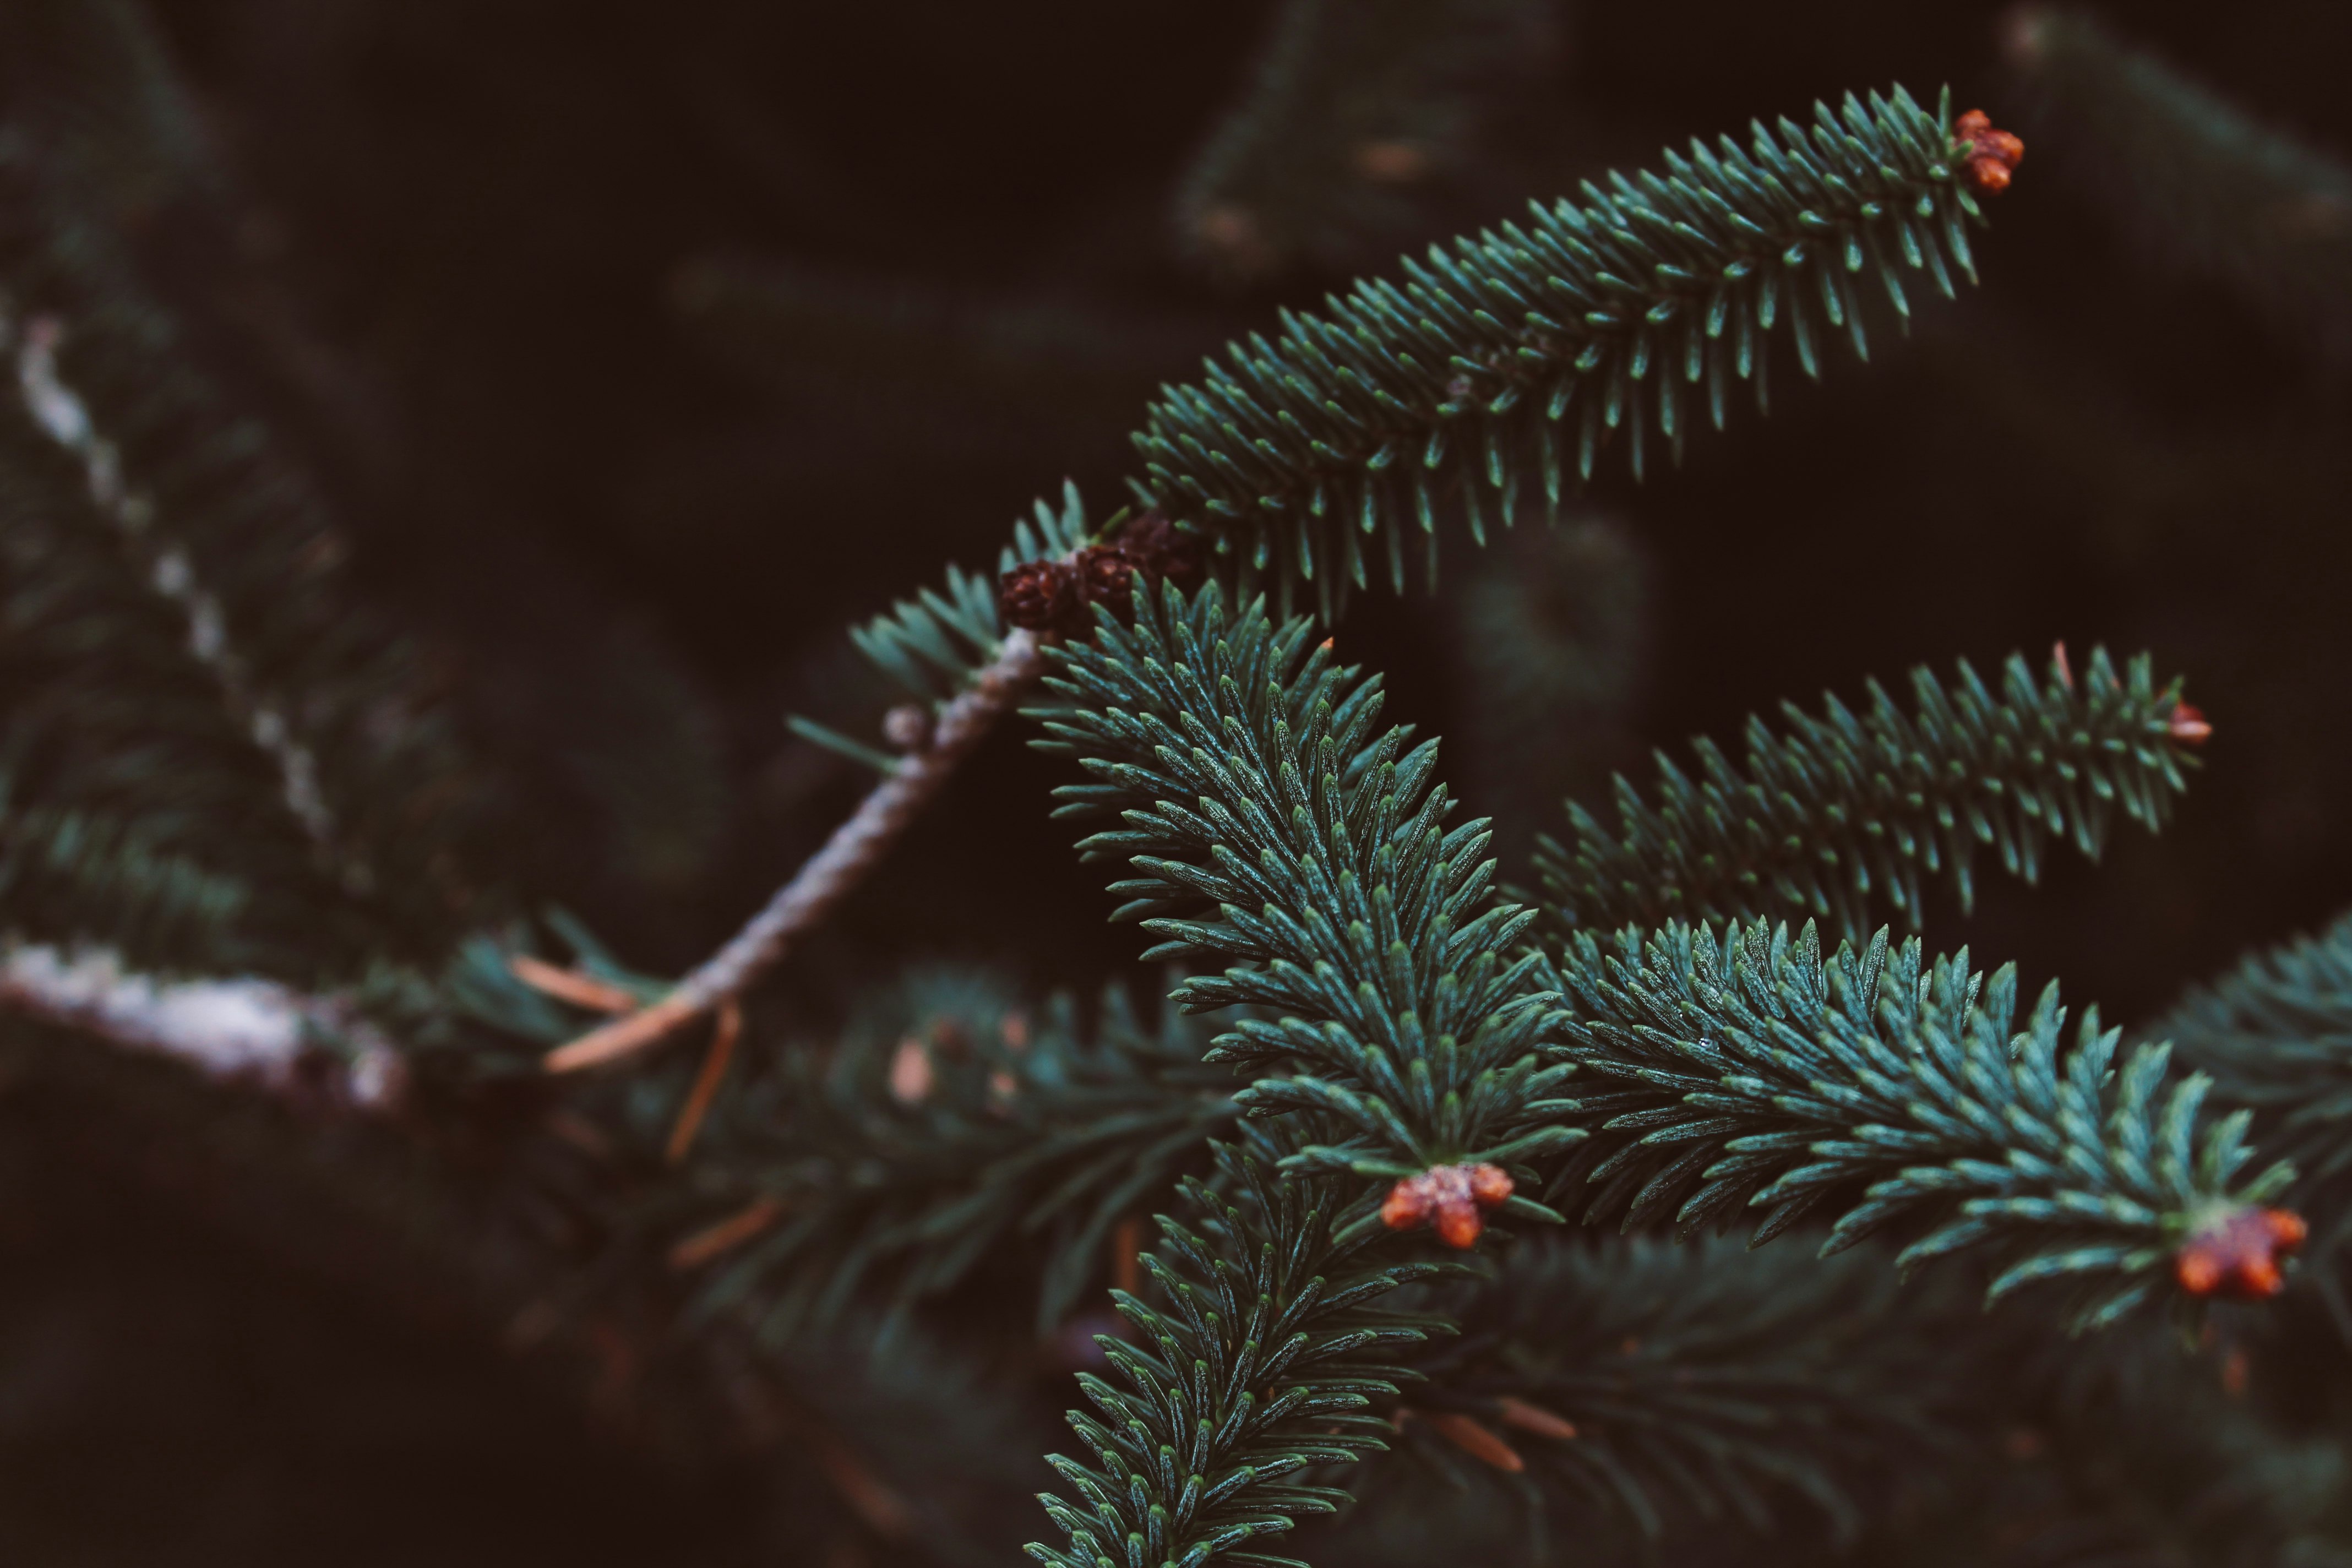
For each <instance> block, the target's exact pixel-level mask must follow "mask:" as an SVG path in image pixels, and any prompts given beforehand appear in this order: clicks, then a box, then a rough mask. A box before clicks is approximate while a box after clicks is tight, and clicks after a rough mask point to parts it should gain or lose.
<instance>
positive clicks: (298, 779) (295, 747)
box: [0, 310, 372, 892]
mask: <svg viewBox="0 0 2352 1568" xmlns="http://www.w3.org/2000/svg"><path fill="white" fill-rule="evenodd" d="M64 336H65V329H64V326H63V324H62V323H61V322H59V321H58V319H57V318H56V317H54V316H37V317H35V318H33V319H32V320H31V321H27V322H26V323H24V326H23V330H22V331H21V332H19V331H18V330H17V323H16V321H14V320H12V319H11V318H10V317H9V316H8V315H7V314H6V313H5V310H0V348H5V346H6V345H7V343H8V342H10V340H11V339H14V340H16V384H17V387H18V389H19V391H20V392H21V393H22V395H23V397H24V402H25V411H26V413H27V414H29V415H30V416H32V420H33V424H34V425H35V426H37V428H38V429H39V430H40V432H41V433H42V434H43V435H45V436H47V437H48V438H49V439H50V440H52V441H55V442H56V443H57V444H58V446H60V447H64V448H65V449H66V450H67V451H68V452H69V453H71V454H72V455H73V456H74V457H75V458H79V460H80V462H81V465H82V472H83V475H84V478H85V479H86V480H87V481H88V484H89V499H90V502H91V504H92V505H93V506H95V507H96V508H97V509H98V511H99V512H100V515H101V516H103V517H104V518H105V519H106V520H107V521H109V522H110V523H111V524H113V526H114V528H115V531H117V532H118V533H120V534H121V536H122V539H123V542H124V543H125V544H126V545H127V546H129V547H130V548H131V551H132V552H133V553H134V554H135V555H136V556H137V558H138V559H139V560H140V562H141V563H142V566H143V568H144V570H145V572H146V576H147V585H148V586H149V587H150V588H152V590H153V591H154V592H155V593H156V594H157V595H160V596H161V597H163V599H165V600H167V601H169V602H170V603H171V604H172V605H174V606H176V607H177V608H178V609H179V611H180V613H181V615H182V616H184V619H185V620H186V623H187V634H188V640H187V647H188V652H189V654H190V656H191V657H193V658H194V659H195V661H196V662H197V663H198V664H201V665H203V666H204V667H205V669H207V670H208V671H210V672H211V674H212V676H213V678H214V679H215V681H217V682H218V683H219V686H220V690H221V695H222V698H223V700H224V701H225V702H226V705H227V708H228V710H229V714H230V717H231V718H232V719H233V720H234V721H236V725H237V727H238V728H239V729H241V730H243V731H245V734H246V736H247V739H249V740H250V741H252V742H253V743H254V745H255V746H256V747H257V748H258V749H259V750H260V751H261V752H262V753H263V754H264V755H266V756H268V758H269V760H270V762H271V763H273V764H275V765H276V767H277V770H278V782H279V792H280V794H281V795H282V796H283V798H284V800H285V803H286V808H287V810H288V811H289V812H291V813H292V814H293V815H294V817H295V820H297V821H298V822H299V823H300V824H301V826H302V831H303V832H304V833H305V834H306V835H308V836H309V837H310V841H311V843H312V844H313V845H314V846H316V847H317V849H318V851H319V853H320V855H321V856H322V857H323V858H326V859H327V860H328V861H329V862H330V863H331V864H332V865H334V866H335V867H336V868H337V870H338V873H339V875H340V876H341V879H342V880H343V882H344V884H345V886H346V887H348V888H350V889H352V891H355V892H357V891H364V890H365V889H366V888H367V886H368V885H369V883H370V881H371V880H372V878H371V877H370V874H369V872H368V869H367V868H366V867H365V866H364V865H363V864H362V863H361V862H360V861H359V860H358V859H356V858H353V857H352V855H351V854H350V852H349V850H348V848H347V847H345V846H343V845H342V844H341V842H340V840H339V837H338V834H337V831H336V825H335V817H334V813H333V811H332V810H331V808H330V807H329V806H328V805H327V800H326V796H325V794H324V793H323V792H322V790H321V789H320V783H319V762H318V758H317V756H316V755H314V754H313V753H312V752H311V750H310V747H309V746H308V745H306V744H304V743H303V742H302V741H301V740H300V739H299V737H298V736H297V735H296V734H295V733H294V731H293V727H292V725H291V724H290V723H289V721H288V719H287V716H286V713H285V711H284V710H283V709H282V708H281V707H279V706H278V704H277V703H274V702H272V701H271V700H269V699H268V697H267V696H265V695H264V694H263V693H261V692H260V691H258V690H257V689H255V686H254V683H253V679H252V676H251V673H250V671H249V670H248V669H247V667H246V663H245V660H244V659H243V658H241V657H240V656H239V655H238V653H237V651H236V647H233V646H232V645H231V643H230V642H229V637H228V617H227V615H226V611H225V610H224V609H223V607H222V605H221V602H220V599H219V597H218V596H217V595H215V594H214V593H212V591H211V590H209V589H208V588H206V587H205V585H204V583H203V582H202V581H201V580H200V579H199V578H198V577H197V575H196V569H195V563H194V561H193V560H191V559H190V557H189V554H188V552H187V551H186V550H185V549H184V548H183V547H181V546H179V545H177V544H171V543H160V542H157V541H155V540H153V539H152V538H150V537H149V530H150V528H151V527H152V524H153V522H154V521H155V504H154V501H153V500H152V499H151V498H150V497H148V496H147V495H145V494H144V493H142V492H141V491H138V490H134V489H131V488H130V486H129V485H128V484H127V483H126V482H125V480H124V479H123V474H122V459H121V452H120V450H119V449H118V448H117V447H116V446H115V444H114V443H113V442H112V441H110V440H109V439H108V438H107V437H105V436H104V435H103V434H101V433H100V430H99V428H98V426H97V423H96V421H95V420H94V419H93V418H92V417H91V415H90V411H89V405H88V404H87V403H86V402H84V401H83V400H82V397H81V395H80V394H79V393H77V392H76V391H75V390H74V389H73V388H72V387H71V386H70V385H68V384H67V383H66V381H65V379H64V377H63V376H62V375H61V374H59V372H58V343H59V342H61V341H62V340H63V338H64Z"/></svg>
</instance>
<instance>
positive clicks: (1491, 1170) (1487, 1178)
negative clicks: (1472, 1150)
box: [1381, 1165, 1512, 1247]
mask: <svg viewBox="0 0 2352 1568" xmlns="http://www.w3.org/2000/svg"><path fill="white" fill-rule="evenodd" d="M1511 1186H1512V1183H1511V1174H1510V1173H1509V1172H1507V1171H1506V1170H1504V1169H1503V1168H1502V1167H1501V1166H1500V1165H1433V1166H1431V1167H1430V1168H1429V1169H1428V1170H1426V1171H1423V1172H1422V1173H1421V1174H1419V1175H1417V1176H1403V1177H1400V1178H1399V1179H1398V1181H1397V1184H1396V1185H1395V1186H1393V1187H1391V1188H1390V1189H1389V1195H1388V1199H1387V1201H1386V1202H1384V1203H1383V1204H1381V1224H1383V1225H1385V1226H1388V1227H1389V1228H1390V1229H1391V1230H1410V1229H1412V1227H1413V1226H1417V1225H1420V1224H1422V1223H1423V1222H1424V1221H1433V1223H1434V1224H1435V1225H1436V1227H1437V1238H1438V1239H1439V1240H1440V1241H1442V1242H1444V1243H1445V1245H1446V1246H1448V1247H1473V1246H1475V1245H1476V1244H1477V1240H1478V1236H1479V1233H1480V1232H1482V1231H1484V1230H1485V1229H1486V1216H1485V1215H1482V1214H1481V1213H1480V1212H1479V1211H1480V1210H1481V1209H1490V1208H1493V1207H1494V1206H1495V1205H1497V1204H1499V1203H1501V1202H1502V1201H1503V1200H1504V1199H1506V1198H1507V1197H1509V1196H1510V1195H1511Z"/></svg>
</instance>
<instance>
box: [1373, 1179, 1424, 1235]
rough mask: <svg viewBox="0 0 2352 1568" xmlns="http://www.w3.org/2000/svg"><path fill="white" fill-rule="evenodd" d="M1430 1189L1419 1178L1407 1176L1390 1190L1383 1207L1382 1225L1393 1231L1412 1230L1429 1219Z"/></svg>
mask: <svg viewBox="0 0 2352 1568" xmlns="http://www.w3.org/2000/svg"><path fill="white" fill-rule="evenodd" d="M1430 1207H1431V1198H1430V1194H1429V1188H1428V1187H1427V1186H1426V1185H1425V1184H1423V1181H1422V1178H1421V1177H1419V1176H1407V1177H1405V1178H1403V1179H1402V1181H1400V1182H1398V1183H1397V1184H1396V1185H1395V1186H1393V1187H1391V1188H1390V1189H1389V1195H1388V1201H1387V1202H1386V1203H1383V1204H1382V1205H1381V1224H1382V1225H1384V1226H1388V1227H1389V1228H1390V1229H1391V1230H1411V1229H1412V1227H1413V1226H1417V1225H1419V1224H1421V1222H1422V1221H1423V1220H1425V1219H1427V1218H1428V1217H1429V1210H1430Z"/></svg>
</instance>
